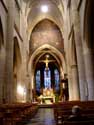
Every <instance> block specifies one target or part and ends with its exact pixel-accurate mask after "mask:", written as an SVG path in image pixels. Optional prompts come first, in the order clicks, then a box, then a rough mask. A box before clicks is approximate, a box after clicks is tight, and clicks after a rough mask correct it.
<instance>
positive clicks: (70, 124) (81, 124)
mask: <svg viewBox="0 0 94 125" xmlns="http://www.w3.org/2000/svg"><path fill="white" fill-rule="evenodd" d="M63 125H94V121H64V122H63Z"/></svg>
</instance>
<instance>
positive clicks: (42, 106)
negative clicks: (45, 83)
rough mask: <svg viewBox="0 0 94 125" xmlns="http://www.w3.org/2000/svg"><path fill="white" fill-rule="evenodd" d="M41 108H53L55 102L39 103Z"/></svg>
mask: <svg viewBox="0 0 94 125" xmlns="http://www.w3.org/2000/svg"><path fill="white" fill-rule="evenodd" d="M39 108H53V104H39Z"/></svg>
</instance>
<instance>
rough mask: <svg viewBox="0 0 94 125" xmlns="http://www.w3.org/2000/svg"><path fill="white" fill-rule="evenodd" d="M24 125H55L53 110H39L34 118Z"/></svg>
mask: <svg viewBox="0 0 94 125" xmlns="http://www.w3.org/2000/svg"><path fill="white" fill-rule="evenodd" d="M26 125H55V121H54V115H53V109H52V108H40V109H39V110H38V112H37V114H36V115H35V117H34V118H32V119H31V120H30V122H29V123H28V124H26Z"/></svg>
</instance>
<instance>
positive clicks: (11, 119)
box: [0, 103, 38, 125]
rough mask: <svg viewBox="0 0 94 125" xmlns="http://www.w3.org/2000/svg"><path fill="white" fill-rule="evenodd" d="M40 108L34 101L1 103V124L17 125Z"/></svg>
mask: <svg viewBox="0 0 94 125" xmlns="http://www.w3.org/2000/svg"><path fill="white" fill-rule="evenodd" d="M37 110H38V105H37V104H33V103H15V104H4V105H3V104H2V105H0V125H16V124H17V123H19V122H21V121H22V120H25V119H29V118H31V116H34V114H35V113H36V112H37Z"/></svg>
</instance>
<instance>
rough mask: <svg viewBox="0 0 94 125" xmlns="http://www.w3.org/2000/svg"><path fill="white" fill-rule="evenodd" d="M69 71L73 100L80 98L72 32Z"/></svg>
mask: <svg viewBox="0 0 94 125" xmlns="http://www.w3.org/2000/svg"><path fill="white" fill-rule="evenodd" d="M71 73H72V87H73V100H79V99H80V93H79V78H78V67H77V58H76V49H75V43H74V33H73V34H72V39H71Z"/></svg>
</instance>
